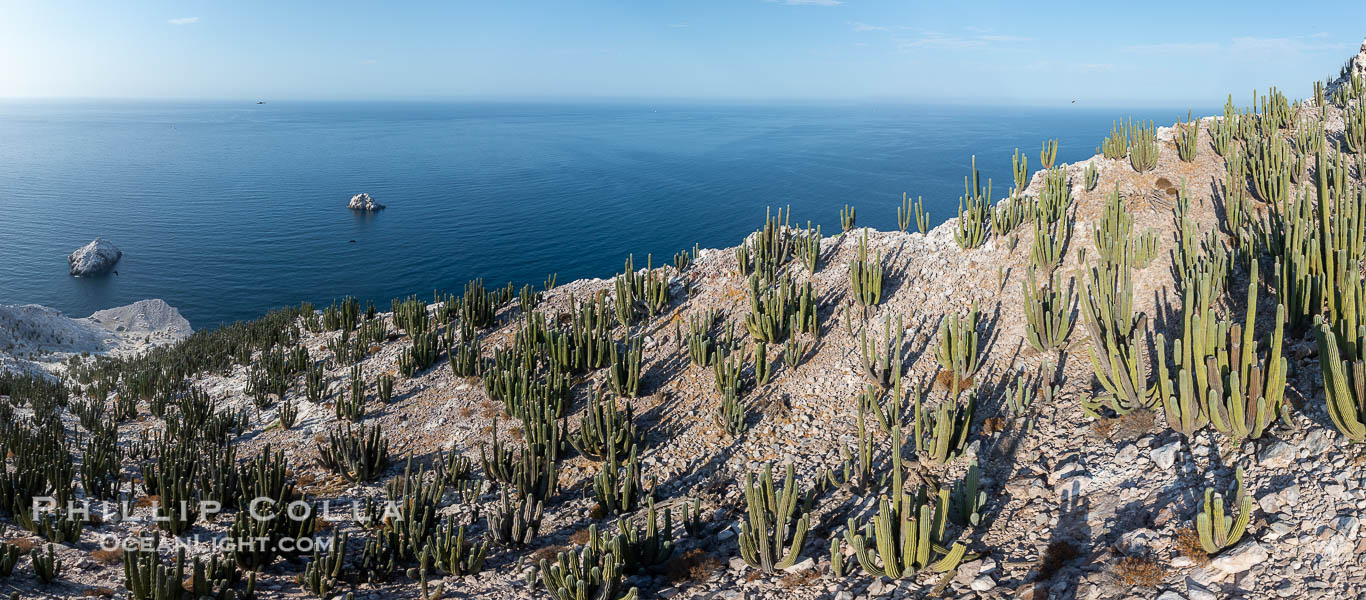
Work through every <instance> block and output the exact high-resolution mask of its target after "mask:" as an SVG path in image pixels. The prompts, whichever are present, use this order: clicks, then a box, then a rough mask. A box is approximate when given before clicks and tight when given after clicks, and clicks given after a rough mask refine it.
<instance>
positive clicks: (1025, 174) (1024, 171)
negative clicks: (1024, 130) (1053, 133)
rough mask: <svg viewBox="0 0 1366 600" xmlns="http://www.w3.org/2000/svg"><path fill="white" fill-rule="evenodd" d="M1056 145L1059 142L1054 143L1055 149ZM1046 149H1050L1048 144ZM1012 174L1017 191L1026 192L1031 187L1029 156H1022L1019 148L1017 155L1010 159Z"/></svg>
mask: <svg viewBox="0 0 1366 600" xmlns="http://www.w3.org/2000/svg"><path fill="white" fill-rule="evenodd" d="M1056 144H1057V142H1054V147H1055V148H1056V147H1057V145H1056ZM1044 149H1045V150H1047V149H1048V145H1047V143H1045V144H1044ZM1044 168H1045V169H1046V168H1048V167H1044ZM1010 172H1011V174H1012V175H1014V177H1015V189H1017V190H1020V191H1024V189H1025V188H1027V187H1029V156H1027V155H1024V154H1020V149H1019V148H1016V149H1015V154H1014V155H1012V156H1011V157H1010Z"/></svg>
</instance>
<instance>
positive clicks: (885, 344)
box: [859, 314, 905, 390]
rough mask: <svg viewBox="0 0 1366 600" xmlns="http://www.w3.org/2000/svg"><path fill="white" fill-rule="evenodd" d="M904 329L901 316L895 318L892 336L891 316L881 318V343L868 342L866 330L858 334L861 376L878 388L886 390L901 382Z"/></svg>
mask: <svg viewBox="0 0 1366 600" xmlns="http://www.w3.org/2000/svg"><path fill="white" fill-rule="evenodd" d="M904 332H905V328H904V327H903V326H902V324H901V315H897V317H896V331H895V335H893V331H892V316H891V315H890V314H888V315H885V316H883V318H882V340H883V341H882V342H881V343H879V342H877V341H876V340H873V341H872V342H869V341H868V329H867V328H866V327H865V328H864V329H863V330H861V331H860V332H859V357H860V361H861V364H862V365H863V375H864V377H866V378H867V379H868V381H870V382H871V383H873V384H874V385H876V386H877V387H878V389H882V390H887V389H891V388H892V386H894V385H896V383H897V382H898V381H900V380H901V371H902V369H903V368H904V365H903V364H902V363H903V361H904V357H903V355H902V352H903V351H902V347H901V346H902V335H903V333H904Z"/></svg>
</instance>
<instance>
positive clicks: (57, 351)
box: [0, 299, 193, 373]
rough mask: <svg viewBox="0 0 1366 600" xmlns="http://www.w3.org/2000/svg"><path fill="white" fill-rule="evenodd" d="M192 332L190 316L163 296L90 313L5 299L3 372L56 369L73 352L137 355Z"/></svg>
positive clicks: (1, 308)
mask: <svg viewBox="0 0 1366 600" xmlns="http://www.w3.org/2000/svg"><path fill="white" fill-rule="evenodd" d="M191 333H193V330H192V329H191V328H190V322H189V321H186V320H185V318H184V317H182V316H180V312H179V311H177V310H176V309H175V308H174V307H172V306H171V305H169V304H166V302H165V301H162V300H158V299H153V300H139V301H137V302H134V303H132V304H129V305H127V306H120V307H118V308H110V309H105V310H101V311H98V312H96V313H95V314H93V315H90V316H89V317H86V318H84V319H73V318H71V317H67V316H65V315H63V314H62V313H61V311H58V310H54V309H51V308H48V307H46V306H39V305H36V304H0V372H4V371H17V372H22V373H56V372H60V370H61V369H62V367H63V363H64V362H65V361H66V360H68V359H70V358H71V357H72V356H78V357H79V356H88V355H95V356H103V355H113V356H128V355H137V354H141V353H142V352H144V351H146V350H148V349H150V348H155V347H157V346H162V345H166V344H174V343H176V342H179V341H181V340H183V339H185V338H187V337H189V335H190V334H191Z"/></svg>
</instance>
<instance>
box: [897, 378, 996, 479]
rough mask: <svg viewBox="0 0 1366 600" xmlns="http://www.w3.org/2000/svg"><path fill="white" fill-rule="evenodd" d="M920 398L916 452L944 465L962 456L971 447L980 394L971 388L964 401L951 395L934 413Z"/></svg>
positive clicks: (916, 415)
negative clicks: (970, 436)
mask: <svg viewBox="0 0 1366 600" xmlns="http://www.w3.org/2000/svg"><path fill="white" fill-rule="evenodd" d="M920 400H921V399H920V396H919V395H918V394H917V395H916V396H915V408H914V415H915V430H914V437H915V451H916V455H917V456H918V457H920V460H921V462H925V463H929V464H933V465H942V464H945V463H947V462H949V461H951V460H953V459H955V458H958V457H959V456H961V455H962V454H963V450H964V449H966V448H967V444H968V434H969V433H970V431H971V428H972V415H973V411H974V410H975V409H976V406H977V394H976V393H973V392H969V393H968V395H967V401H966V402H964V403H963V404H959V403H958V401H957V400H955V399H954V397H952V396H950V397H949V398H947V399H945V400H944V401H942V402H940V403H939V407H938V408H936V409H935V410H934V412H933V413H926V412H925V410H924V408H923V407H922V406H921V402H920ZM898 435H899V431H898ZM897 447H899V445H898V446H897Z"/></svg>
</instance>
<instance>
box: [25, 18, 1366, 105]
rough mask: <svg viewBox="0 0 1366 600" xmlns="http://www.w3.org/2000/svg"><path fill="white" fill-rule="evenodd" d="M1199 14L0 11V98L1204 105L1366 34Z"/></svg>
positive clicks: (1326, 66)
mask: <svg viewBox="0 0 1366 600" xmlns="http://www.w3.org/2000/svg"><path fill="white" fill-rule="evenodd" d="M1205 4H1210V6H1208V7H1206V6H1205ZM1214 4H1216V3H1202V2H1141V3H1132V2H1118V3H1114V2H1084V3H1083V2H1077V3H1042V2H1020V1H1018V0H1016V1H1012V2H952V1H949V2H942V1H941V2H891V1H863V0H843V1H837V0H690V1H686V2H677V1H657V0H632V1H624V0H623V1H618V2H595V1H586V2H568V1H564V0H549V1H537V2H532V1H525V2H524V1H513V0H506V1H504V0H495V1H493V2H488V1H480V2H458V1H440V2H421V1H412V2H349V1H330V2H312V1H298V0H288V1H278V0H276V1H270V2H257V1H247V0H233V1H228V2H223V1H214V2H196V1H189V2H184V1H182V2H136V1H129V2H76V1H68V0H43V1H13V0H0V7H3V8H2V9H0V17H2V18H0V97H22V98H65V97H72V98H166V99H242V98H247V99H255V98H264V99H268V100H291V99H299V100H303V99H317V100H332V99H459V98H481V99H536V100H565V99H592V98H649V99H669V98H677V99H710V100H758V101H808V100H812V101H820V100H841V101H846V100H856V101H865V100H871V101H898V102H936V103H941V102H968V103H974V104H1037V105H1052V104H1062V103H1070V102H1071V101H1072V100H1074V99H1075V100H1077V101H1078V103H1079V104H1084V105H1092V106H1129V107H1133V106H1163V107H1169V106H1177V107H1181V106H1204V107H1210V106H1216V107H1217V106H1219V105H1220V104H1222V99H1223V98H1224V96H1225V94H1228V93H1230V92H1231V93H1233V94H1234V98H1235V100H1237V101H1238V102H1239V103H1240V104H1245V103H1246V102H1247V101H1248V98H1250V97H1251V93H1252V90H1253V89H1254V88H1258V89H1264V88H1265V87H1266V86H1268V85H1278V86H1281V87H1282V89H1284V90H1285V91H1286V92H1287V94H1288V95H1290V96H1291V97H1292V98H1294V97H1302V96H1305V95H1308V93H1309V89H1310V85H1311V83H1312V82H1313V81H1314V80H1316V79H1322V78H1323V77H1324V76H1327V75H1330V74H1336V72H1337V69H1338V67H1339V66H1340V65H1341V64H1342V63H1343V61H1344V60H1346V58H1347V57H1349V56H1351V55H1352V54H1354V53H1355V52H1356V50H1357V48H1358V47H1359V45H1360V44H1361V41H1362V38H1363V36H1366V26H1363V24H1366V2H1351V3H1348V2H1344V3H1341V4H1336V5H1329V6H1317V7H1316V6H1313V5H1312V4H1308V3H1301V4H1296V5H1294V6H1293V7H1287V5H1286V4H1284V3H1283V2H1274V3H1273V2H1261V1H1244V2H1239V3H1237V8H1236V9H1228V8H1224V7H1222V6H1216V5H1214Z"/></svg>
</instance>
